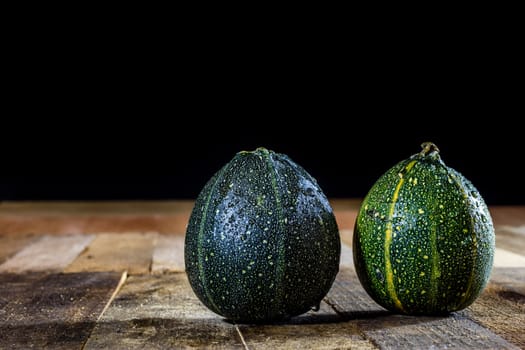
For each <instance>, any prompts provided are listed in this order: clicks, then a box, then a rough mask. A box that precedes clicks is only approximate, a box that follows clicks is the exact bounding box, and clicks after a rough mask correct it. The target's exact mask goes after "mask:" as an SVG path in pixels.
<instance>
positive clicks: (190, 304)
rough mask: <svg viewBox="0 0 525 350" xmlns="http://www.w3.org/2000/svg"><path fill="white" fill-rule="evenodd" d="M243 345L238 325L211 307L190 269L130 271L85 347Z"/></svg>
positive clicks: (138, 347) (133, 347)
mask: <svg viewBox="0 0 525 350" xmlns="http://www.w3.org/2000/svg"><path fill="white" fill-rule="evenodd" d="M201 347H202V348H239V349H243V344H242V341H241V339H240V338H239V335H238V333H237V330H236V329H235V325H233V324H230V323H227V322H225V321H224V320H223V319H222V318H221V317H220V316H218V315H215V314H214V313H212V312H211V311H209V310H208V309H207V308H206V307H205V306H204V305H202V304H201V303H200V301H199V300H198V299H197V297H196V296H195V294H194V293H193V291H192V289H191V287H190V285H189V283H188V280H187V278H186V275H185V274H182V273H177V274H165V275H137V276H130V277H129V278H128V280H127V281H126V284H125V285H124V286H123V288H122V290H121V291H120V293H119V294H118V296H117V297H116V298H115V299H114V301H113V302H112V304H111V305H110V307H109V308H108V309H107V310H106V312H105V313H104V315H103V316H102V317H101V319H100V321H99V322H98V323H97V325H96V327H95V329H94V330H93V332H92V334H91V336H90V338H89V340H88V342H87V343H86V346H85V349H143V348H148V349H167V348H177V349H179V348H201Z"/></svg>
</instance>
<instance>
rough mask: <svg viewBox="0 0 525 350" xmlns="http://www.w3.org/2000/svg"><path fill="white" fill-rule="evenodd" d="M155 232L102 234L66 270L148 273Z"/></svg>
mask: <svg viewBox="0 0 525 350" xmlns="http://www.w3.org/2000/svg"><path fill="white" fill-rule="evenodd" d="M155 237H156V234H155V233H118V234H111V233H103V234H99V235H97V237H96V238H95V239H94V240H93V242H92V243H91V244H90V245H89V246H88V247H87V249H86V250H84V252H83V253H82V254H81V255H80V256H79V257H78V258H77V259H76V260H75V261H73V263H72V264H71V265H69V266H68V267H67V269H66V272H81V271H128V273H129V274H140V273H148V272H149V270H150V265H151V259H152V256H153V242H154V240H155Z"/></svg>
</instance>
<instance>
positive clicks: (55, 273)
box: [0, 200, 525, 349]
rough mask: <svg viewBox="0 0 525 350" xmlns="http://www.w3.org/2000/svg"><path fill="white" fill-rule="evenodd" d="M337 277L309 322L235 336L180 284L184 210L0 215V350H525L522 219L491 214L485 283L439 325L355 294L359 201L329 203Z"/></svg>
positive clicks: (60, 207) (500, 211) (113, 208)
mask: <svg viewBox="0 0 525 350" xmlns="http://www.w3.org/2000/svg"><path fill="white" fill-rule="evenodd" d="M332 204H333V207H334V210H335V212H336V216H337V220H338V224H339V228H340V230H341V238H342V241H343V249H342V257H341V269H340V273H339V274H338V276H337V279H336V281H335V283H334V285H333V287H332V289H331V290H330V292H329V293H328V295H327V296H326V297H325V299H324V301H323V303H322V305H321V309H320V310H319V311H318V312H309V313H307V314H305V315H302V316H299V317H295V318H293V319H292V320H290V321H289V322H283V323H279V324H273V325H245V324H232V323H228V322H226V321H224V320H223V319H222V318H221V317H219V316H217V315H215V314H214V313H212V312H211V311H209V310H208V309H206V308H205V307H204V306H203V305H202V304H201V303H200V302H199V301H198V299H197V298H196V296H195V295H194V294H193V292H192V290H191V287H190V286H189V284H188V280H187V278H186V275H185V273H184V261H183V249H184V231H185V226H186V223H187V220H188V216H189V213H190V211H191V208H192V205H193V203H192V202H191V201H171V202H99V203H96V202H90V203H74V202H63V203H57V202H55V203H50V202H45V203H19V202H17V203H1V204H0V349H13V348H31V347H35V348H58V349H61V348H64V349H76V348H78V349H80V348H85V349H93V348H110V349H135V348H140V349H149V348H154V349H155V348H162V349H164V348H201V347H204V348H208V347H212V348H240V349H293V348H300V349H340V348H352V349H376V348H385V349H398V348H399V349H410V348H413V349H441V348H447V349H462V348H476V349H519V348H525V207H492V208H491V213H492V216H493V219H494V222H495V226H496V237H497V239H496V245H497V249H496V259H495V267H494V270H493V273H492V276H491V280H490V283H489V285H488V287H487V288H486V289H485V291H484V292H483V294H482V295H481V296H480V297H479V298H478V299H477V300H476V302H475V303H474V304H472V305H471V306H470V307H469V308H467V309H466V310H463V311H460V312H456V313H453V314H452V315H450V316H448V317H409V316H401V315H395V314H391V313H389V312H387V311H386V310H384V309H383V308H381V307H380V306H378V305H377V304H375V303H374V302H373V301H372V300H371V299H370V298H369V297H368V295H367V294H366V293H365V292H364V290H363V289H362V287H361V285H360V284H359V282H358V280H357V277H356V274H355V271H354V268H353V263H352V252H351V248H350V246H351V236H352V231H351V230H352V228H353V223H354V220H355V216H356V212H357V208H358V205H359V201H358V200H334V201H332Z"/></svg>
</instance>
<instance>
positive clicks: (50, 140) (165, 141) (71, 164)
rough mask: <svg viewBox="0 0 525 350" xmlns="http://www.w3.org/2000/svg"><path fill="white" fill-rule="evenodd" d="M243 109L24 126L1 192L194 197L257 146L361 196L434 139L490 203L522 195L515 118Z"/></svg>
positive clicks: (339, 190)
mask: <svg viewBox="0 0 525 350" xmlns="http://www.w3.org/2000/svg"><path fill="white" fill-rule="evenodd" d="M348 114H349V115H352V114H354V113H348ZM239 118H241V119H240V120H238V121H236V120H233V119H226V118H223V117H218V121H219V123H213V125H212V126H211V127H210V126H208V128H207V129H204V126H205V125H206V124H208V122H206V121H205V120H199V119H200V118H197V120H194V121H193V122H191V123H188V124H187V125H183V124H184V123H183V122H182V121H181V119H179V120H172V121H170V122H168V121H164V124H162V123H161V121H160V120H159V121H154V119H150V118H147V117H144V118H137V119H136V120H135V121H125V120H122V121H113V123H112V124H108V123H106V127H104V125H103V124H100V123H102V122H103V121H101V120H100V119H99V118H97V119H94V120H92V121H88V120H86V119H81V120H79V121H77V122H74V123H73V124H75V123H78V124H79V125H78V126H77V127H79V128H83V130H82V132H76V133H75V128H76V127H73V128H71V127H69V128H67V129H64V126H63V124H62V122H61V121H57V124H56V125H55V128H51V129H50V128H49V125H46V126H45V127H46V129H40V128H38V127H36V128H31V131H29V130H26V131H24V129H23V128H22V129H21V130H22V131H19V132H16V133H13V134H12V135H11V137H10V138H4V140H3V141H4V142H3V148H4V151H6V150H9V152H4V161H3V166H4V172H3V173H2V176H0V197H1V198H2V199H3V200H46V199H60V200H62V199H64V200H65V199H69V200H73V199H78V200H98V199H103V200H118V199H176V198H195V197H196V196H197V195H198V193H199V191H200V190H201V188H202V187H203V186H204V184H205V183H206V181H207V180H208V179H209V178H210V177H211V176H212V175H213V174H214V173H215V172H216V171H217V170H218V169H219V168H220V167H221V166H222V165H224V164H225V163H226V162H228V161H229V160H230V159H231V158H232V157H233V156H234V155H235V153H236V152H238V151H240V150H253V149H255V148H256V147H259V146H264V147H267V148H269V149H272V150H274V151H277V152H280V153H285V154H287V155H289V156H290V157H291V158H292V159H293V160H294V161H296V162H297V163H298V164H300V165H302V166H303V167H304V168H305V169H306V170H307V171H308V172H310V173H311V174H312V175H313V176H314V177H315V178H316V179H317V180H318V182H319V184H320V186H321V188H322V189H323V190H324V191H325V193H326V195H327V196H328V197H331V198H336V197H363V196H364V195H366V193H367V191H368V189H369V188H370V186H372V185H373V183H374V182H375V181H376V180H377V178H378V177H379V176H380V175H381V174H383V173H384V172H385V171H386V170H387V169H389V168H390V167H391V166H393V165H394V164H395V163H397V162H398V161H400V160H402V159H405V158H407V157H409V156H410V155H412V154H414V153H417V152H419V150H420V144H421V143H422V142H424V141H432V142H434V143H436V144H437V145H438V147H439V148H440V150H441V156H442V159H443V160H444V161H445V162H446V164H447V165H449V166H451V167H453V168H455V169H456V170H458V171H460V172H461V173H463V174H464V175H465V176H466V177H467V178H468V179H470V180H471V181H472V182H473V183H474V185H475V186H476V187H477V188H478V189H479V191H480V192H481V194H482V196H483V197H484V198H485V200H486V201H487V203H488V204H525V201H524V191H523V185H522V181H523V175H522V172H521V170H518V168H519V167H521V163H522V160H523V155H522V149H523V147H522V145H521V140H520V139H519V136H520V132H519V131H516V130H515V129H514V128H513V126H512V124H509V125H504V126H503V127H497V125H498V124H497V123H496V122H497V121H495V124H494V125H493V126H490V127H489V128H487V129H485V130H481V129H480V130H478V131H476V130H474V129H473V126H472V125H473V124H470V123H469V122H466V124H465V125H461V123H460V121H459V120H456V121H454V120H453V119H454V118H448V119H441V120H433V119H432V118H424V117H423V118H412V119H410V118H399V117H393V118H392V119H390V120H389V121H388V122H385V121H381V120H379V119H376V118H375V117H370V116H369V117H367V118H363V117H362V116H359V115H356V116H354V117H353V118H352V117H345V116H340V117H339V119H340V120H335V118H333V117H328V116H319V117H315V119H312V121H307V120H306V119H303V118H296V119H294V120H288V121H285V120H286V117H284V116H283V117H281V118H267V119H264V118H263V117H261V116H258V117H255V118H251V117H249V116H248V115H247V116H245V117H240V116H239ZM361 118H363V119H361ZM343 120H345V121H347V125H346V126H345V125H344V124H343V122H342V121H343ZM216 121H217V120H216ZM157 122H158V123H159V124H155V123H157ZM463 122H464V123H465V121H463ZM46 123H47V122H46ZM90 123H91V124H90ZM126 123H128V125H126ZM170 123H171V124H172V125H169V124H170ZM405 123H406V125H405ZM414 123H416V124H414ZM440 123H442V124H440ZM82 124H84V125H85V126H84V127H82ZM287 124H289V125H287ZM109 125H111V126H109ZM42 128H44V126H43V125H42ZM516 128H517V127H516ZM40 130H47V131H45V132H40ZM207 134H208V135H207ZM497 138H499V140H498V139H497Z"/></svg>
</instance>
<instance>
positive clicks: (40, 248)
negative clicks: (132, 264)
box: [0, 235, 94, 273]
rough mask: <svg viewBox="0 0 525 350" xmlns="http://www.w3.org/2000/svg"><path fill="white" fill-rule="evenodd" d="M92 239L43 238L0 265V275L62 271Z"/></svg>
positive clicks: (76, 237)
mask: <svg viewBox="0 0 525 350" xmlns="http://www.w3.org/2000/svg"><path fill="white" fill-rule="evenodd" d="M93 238H94V236H92V235H71V236H43V237H41V238H40V239H38V240H37V241H35V242H33V243H31V244H29V245H28V246H26V247H25V248H24V249H22V250H20V251H19V252H18V253H17V254H16V255H14V256H13V257H11V258H10V259H9V260H7V261H5V262H4V263H3V264H2V265H0V273H2V272H13V273H22V272H27V271H50V272H53V271H54V272H58V271H62V270H63V269H64V268H65V267H66V266H68V265H69V264H70V263H71V262H72V261H73V260H74V259H75V258H76V257H77V255H78V254H80V253H81V252H82V251H83V250H84V249H85V248H86V247H87V245H88V244H89V243H90V242H91V241H92V240H93Z"/></svg>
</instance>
